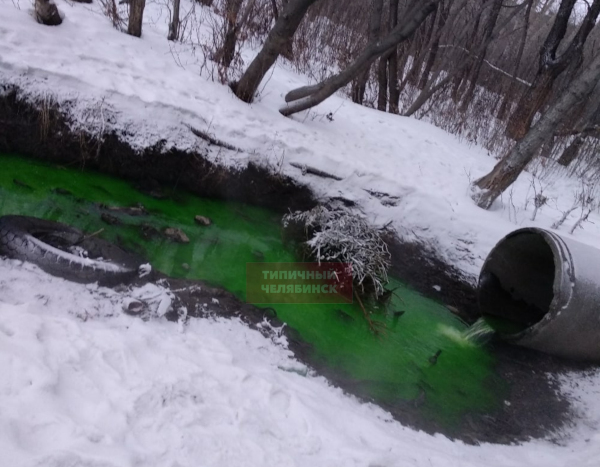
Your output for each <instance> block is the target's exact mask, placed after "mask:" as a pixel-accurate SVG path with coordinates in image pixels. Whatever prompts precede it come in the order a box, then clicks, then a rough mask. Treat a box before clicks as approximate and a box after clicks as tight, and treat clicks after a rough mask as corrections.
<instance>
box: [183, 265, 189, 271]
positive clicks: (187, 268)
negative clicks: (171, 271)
mask: <svg viewBox="0 0 600 467" xmlns="http://www.w3.org/2000/svg"><path fill="white" fill-rule="evenodd" d="M181 267H182V268H183V269H185V270H186V271H189V270H190V265H189V264H188V263H183V264H182V265H181Z"/></svg>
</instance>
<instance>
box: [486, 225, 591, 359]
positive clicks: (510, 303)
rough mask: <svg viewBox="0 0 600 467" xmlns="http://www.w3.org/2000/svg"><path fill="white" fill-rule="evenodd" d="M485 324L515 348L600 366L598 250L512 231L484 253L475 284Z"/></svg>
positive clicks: (533, 231) (545, 234) (536, 232)
mask: <svg viewBox="0 0 600 467" xmlns="http://www.w3.org/2000/svg"><path fill="white" fill-rule="evenodd" d="M478 301H479V307H480V310H481V312H482V314H483V315H484V316H485V317H486V320H487V321H488V322H489V323H490V324H491V325H492V327H494V329H496V331H498V333H499V334H500V335H501V337H502V338H504V339H505V340H507V341H509V342H512V343H514V344H518V345H522V346H525V347H530V348H532V349H537V350H540V351H542V352H546V353H549V354H553V355H558V356H561V357H567V358H571V359H577V360H587V361H596V362H600V250H598V249H597V248H594V247H591V246H588V245H584V244H582V243H579V242H577V241H574V240H570V239H566V238H562V237H560V236H559V235H557V234H556V233H554V232H550V231H547V230H543V229H537V228H526V229H520V230H516V231H514V232H512V233H510V234H509V235H507V236H506V237H504V238H503V239H502V240H500V242H499V243H498V244H497V245H496V246H495V247H494V248H493V250H492V251H491V252H490V254H489V255H488V257H487V259H486V261H485V263H484V265H483V268H482V270H481V274H480V276H479V285H478Z"/></svg>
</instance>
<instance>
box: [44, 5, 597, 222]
mask: <svg viewBox="0 0 600 467" xmlns="http://www.w3.org/2000/svg"><path fill="white" fill-rule="evenodd" d="M37 1H41V0H37ZM99 1H100V2H101V4H102V5H103V8H104V12H105V14H106V15H107V16H108V17H109V18H110V19H111V21H112V22H113V25H114V26H115V27H117V28H119V29H121V30H123V31H124V32H127V33H129V34H132V35H134V36H138V37H139V36H141V35H142V20H143V11H144V6H145V1H146V0H121V1H120V2H117V0H99ZM155 1H157V2H159V3H161V4H163V5H164V6H165V8H167V10H168V12H169V23H170V27H169V33H168V40H170V41H173V46H172V50H173V51H174V56H175V57H177V50H181V48H187V49H189V50H192V51H193V52H194V53H195V54H197V56H198V57H199V59H200V61H201V62H202V66H203V68H204V69H205V70H207V71H208V72H209V75H210V76H212V77H213V79H215V80H219V81H221V82H223V83H224V84H225V83H226V84H229V85H230V86H231V88H232V90H233V92H234V93H235V94H236V95H237V96H238V97H239V98H240V99H241V100H243V101H245V102H252V101H253V100H254V99H255V98H256V97H257V96H258V95H260V92H261V87H260V86H261V82H263V84H264V81H265V80H266V79H268V74H269V71H270V70H271V69H272V66H273V64H274V63H275V61H276V60H277V59H278V58H281V59H283V60H286V61H287V63H288V64H289V66H291V67H292V68H293V69H294V70H296V71H297V72H299V73H302V74H305V75H307V76H308V77H309V78H310V79H311V81H313V82H314V83H315V84H312V85H310V86H305V87H303V88H299V89H295V90H290V92H289V93H288V94H287V95H286V96H285V100H286V104H285V105H283V106H282V108H281V109H280V112H281V113H282V114H283V115H286V116H289V115H292V114H293V113H296V112H299V111H303V110H306V109H310V108H311V107H313V106H315V105H317V104H318V103H320V102H322V101H323V100H325V99H327V97H329V96H331V95H332V94H333V93H335V92H339V93H343V94H345V95H346V96H347V97H348V98H349V99H351V100H352V101H354V102H355V103H357V104H361V105H365V106H369V107H373V108H376V109H378V110H380V111H382V112H390V113H394V114H399V115H404V116H415V117H416V118H426V119H428V120H430V121H431V122H432V123H434V124H435V125H437V126H439V127H441V128H443V129H445V130H447V131H449V132H451V133H454V134H457V135H460V136H461V137H463V138H465V139H467V140H468V141H470V142H472V143H477V144H481V145H482V146H484V147H485V148H487V149H488V150H489V151H490V152H491V153H492V154H494V155H496V156H497V157H498V158H499V159H500V161H499V163H498V165H497V166H496V168H495V169H494V171H492V172H491V173H490V174H488V175H486V177H482V178H481V179H479V180H473V181H472V187H473V199H474V200H475V201H476V202H477V204H478V205H479V206H481V207H483V208H489V207H490V206H491V204H492V203H493V201H494V200H495V199H496V198H497V197H498V196H499V195H500V194H501V193H502V192H503V191H504V190H506V188H507V187H508V186H510V184H511V183H512V182H513V181H514V180H515V179H516V177H517V176H518V174H519V173H520V172H521V171H522V170H524V169H525V168H526V167H528V166H529V167H530V170H531V168H532V166H533V165H535V167H534V168H533V170H534V171H538V170H540V167H542V168H544V169H545V170H552V169H553V168H556V167H567V168H568V170H570V171H571V172H572V173H573V174H576V175H577V176H578V177H580V178H581V180H582V189H581V193H580V194H579V195H578V196H579V198H581V203H582V206H583V204H584V202H585V198H586V197H587V198H589V197H590V195H589V193H590V192H591V188H590V187H592V186H593V187H595V186H597V185H599V183H598V182H599V181H600V160H599V158H598V157H597V154H598V141H599V136H600V92H599V91H598V90H597V89H596V83H597V82H598V78H600V58H599V57H600V55H599V54H598V52H599V48H600V41H599V39H600V32H599V28H597V27H596V20H597V19H598V15H599V13H600V0H427V1H426V0H194V2H192V3H191V4H190V5H186V7H184V8H182V6H181V3H180V0H155ZM248 46H251V47H253V48H255V49H257V50H258V51H259V53H258V56H257V57H256V58H255V59H253V60H252V61H251V62H250V63H245V62H244V61H243V60H242V55H241V51H242V50H245V48H246V47H248ZM178 47H179V49H178ZM586 73H587V74H586ZM543 198H544V197H543V196H541V197H539V200H538V201H537V202H536V203H541V204H543ZM594 202H595V201H594ZM587 204H588V205H589V206H588V207H589V208H590V209H592V210H593V209H597V207H598V206H597V203H596V204H594V205H593V206H592V204H593V203H587Z"/></svg>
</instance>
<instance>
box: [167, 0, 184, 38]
mask: <svg viewBox="0 0 600 467" xmlns="http://www.w3.org/2000/svg"><path fill="white" fill-rule="evenodd" d="M180 3H181V0H173V16H172V18H171V22H170V23H169V35H168V36H167V39H168V40H170V41H176V40H177V39H179V6H180Z"/></svg>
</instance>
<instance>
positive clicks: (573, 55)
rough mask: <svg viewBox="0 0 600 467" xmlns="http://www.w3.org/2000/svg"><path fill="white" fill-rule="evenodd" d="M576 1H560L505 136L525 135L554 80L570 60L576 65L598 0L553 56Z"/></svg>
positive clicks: (599, 2) (599, 5) (597, 10)
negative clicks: (568, 41) (571, 37)
mask: <svg viewBox="0 0 600 467" xmlns="http://www.w3.org/2000/svg"><path fill="white" fill-rule="evenodd" d="M576 1H577V0H562V1H561V4H560V7H559V9H558V13H557V15H556V19H555V21H554V24H553V25H552V29H551V30H550V32H549V33H548V36H547V37H546V40H545V41H544V44H543V45H542V47H541V50H540V63H539V67H538V71H537V74H536V77H535V79H534V81H533V83H532V86H531V88H529V89H528V90H527V92H526V93H525V96H524V97H523V99H521V101H520V103H519V106H518V107H517V109H515V111H514V112H513V114H512V115H511V117H510V119H509V121H508V125H507V127H506V135H507V136H508V137H509V138H512V139H515V140H518V139H520V138H522V137H523V136H525V134H526V133H527V131H528V130H529V128H530V127H531V123H532V122H533V119H534V118H535V115H536V113H537V112H538V111H539V110H540V109H541V108H542V107H543V106H544V105H545V104H546V101H547V99H548V97H549V96H550V93H551V92H552V87H553V85H554V82H555V80H556V79H557V78H558V77H559V76H560V75H561V74H562V73H563V72H564V71H565V70H566V69H567V68H568V67H569V65H571V64H573V63H574V64H576V66H575V67H576V68H577V67H578V65H579V63H581V61H582V57H583V46H584V44H585V41H586V40H587V37H588V35H589V33H590V32H591V30H592V28H593V27H594V24H595V23H596V19H597V18H598V14H600V0H594V3H593V4H592V5H591V6H590V7H589V9H588V12H587V14H586V16H585V18H584V19H583V21H582V23H581V25H580V27H579V30H578V31H577V34H575V36H574V37H573V39H572V41H571V43H570V44H569V46H568V47H567V49H566V50H565V51H564V52H563V54H562V55H561V56H560V57H557V56H556V53H557V51H558V47H559V46H560V44H561V42H562V40H563V38H564V37H565V34H566V32H567V27H568V25H569V18H570V17H571V13H572V11H573V7H574V6H575V3H576Z"/></svg>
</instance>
